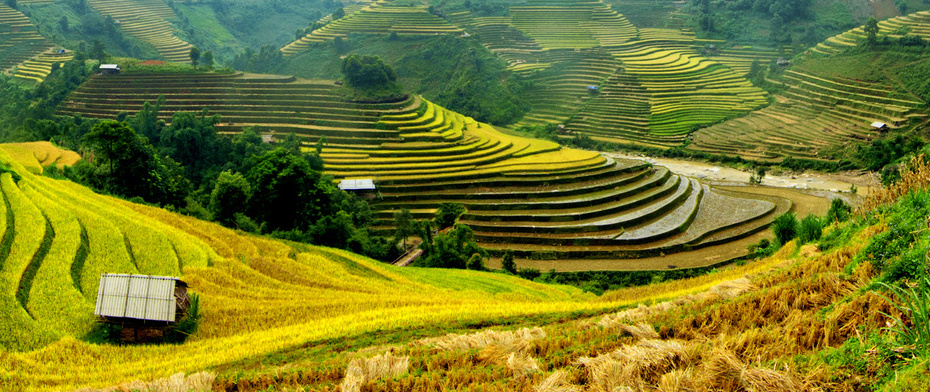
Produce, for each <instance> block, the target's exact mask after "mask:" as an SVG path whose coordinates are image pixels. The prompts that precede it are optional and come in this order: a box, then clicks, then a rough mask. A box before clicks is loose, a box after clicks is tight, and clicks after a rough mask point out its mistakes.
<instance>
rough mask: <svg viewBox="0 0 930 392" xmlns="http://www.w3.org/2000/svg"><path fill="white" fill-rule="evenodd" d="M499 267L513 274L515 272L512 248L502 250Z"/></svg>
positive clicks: (515, 264) (515, 265)
mask: <svg viewBox="0 0 930 392" xmlns="http://www.w3.org/2000/svg"><path fill="white" fill-rule="evenodd" d="M501 268H503V269H504V271H507V272H509V273H511V274H514V275H516V274H517V263H515V262H514V261H513V251H512V250H510V249H507V251H506V252H504V259H503V260H502V261H501Z"/></svg>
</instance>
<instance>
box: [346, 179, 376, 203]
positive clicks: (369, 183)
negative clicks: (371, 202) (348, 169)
mask: <svg viewBox="0 0 930 392" xmlns="http://www.w3.org/2000/svg"><path fill="white" fill-rule="evenodd" d="M339 189H342V190H344V191H346V192H352V193H355V194H356V195H358V196H359V197H361V198H363V199H374V198H375V197H376V196H377V194H376V189H377V187H376V186H375V181H374V180H372V179H370V178H364V179H357V180H342V181H340V182H339Z"/></svg>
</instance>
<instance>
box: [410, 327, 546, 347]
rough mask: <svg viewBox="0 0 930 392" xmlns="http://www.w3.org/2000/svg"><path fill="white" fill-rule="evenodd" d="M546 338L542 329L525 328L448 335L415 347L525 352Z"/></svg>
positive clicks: (419, 343)
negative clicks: (533, 344)
mask: <svg viewBox="0 0 930 392" xmlns="http://www.w3.org/2000/svg"><path fill="white" fill-rule="evenodd" d="M544 337H546V331H543V329H542V328H538V327H537V328H523V329H519V330H516V331H503V332H498V331H492V330H486V331H481V332H476V333H473V334H468V335H455V334H448V335H446V336H443V337H441V338H429V339H421V340H419V341H417V342H415V343H414V345H432V346H434V347H436V348H439V349H440V350H445V351H453V350H471V349H481V348H485V347H487V346H489V345H496V346H501V347H504V348H506V350H505V351H506V352H508V353H510V352H517V351H525V349H526V348H527V347H528V346H529V344H530V342H532V341H533V340H537V339H542V338H544Z"/></svg>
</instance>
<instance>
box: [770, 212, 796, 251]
mask: <svg viewBox="0 0 930 392" xmlns="http://www.w3.org/2000/svg"><path fill="white" fill-rule="evenodd" d="M772 232H773V233H774V234H775V239H776V240H778V243H779V244H782V245H784V244H787V243H788V241H791V240H793V239H794V237H797V235H798V217H797V216H795V215H794V213H793V212H786V213H784V214H781V215H779V216H778V217H776V218H775V220H774V221H772Z"/></svg>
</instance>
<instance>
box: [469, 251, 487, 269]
mask: <svg viewBox="0 0 930 392" xmlns="http://www.w3.org/2000/svg"><path fill="white" fill-rule="evenodd" d="M465 268H467V269H470V270H475V271H484V270H486V268H484V258H483V257H481V254H480V253H474V254H472V255H471V257H470V258H468V261H467V262H466V263H465Z"/></svg>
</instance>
